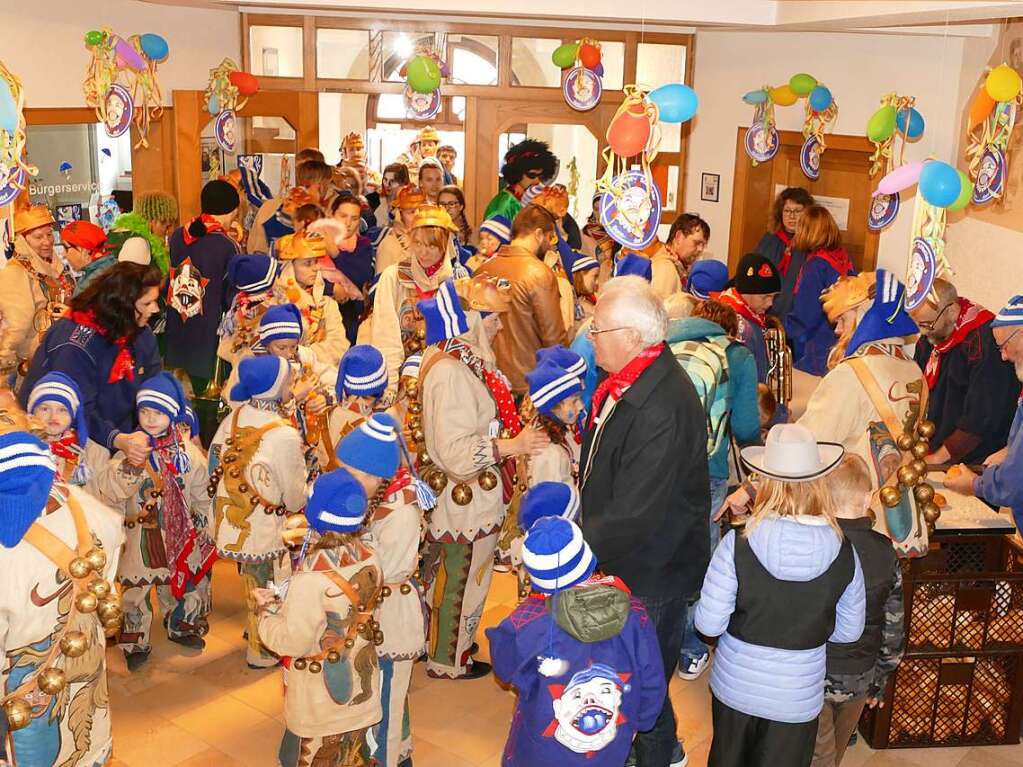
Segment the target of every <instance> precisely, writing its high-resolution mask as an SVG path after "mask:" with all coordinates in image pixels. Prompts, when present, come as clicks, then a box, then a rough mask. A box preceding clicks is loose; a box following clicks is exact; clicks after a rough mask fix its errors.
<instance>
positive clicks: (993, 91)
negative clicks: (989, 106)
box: [984, 64, 1023, 101]
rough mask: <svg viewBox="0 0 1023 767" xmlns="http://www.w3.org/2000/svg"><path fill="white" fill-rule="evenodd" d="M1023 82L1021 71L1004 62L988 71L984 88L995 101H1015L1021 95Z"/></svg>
mask: <svg viewBox="0 0 1023 767" xmlns="http://www.w3.org/2000/svg"><path fill="white" fill-rule="evenodd" d="M1021 84H1023V83H1021V81H1020V77H1019V73H1018V72H1016V70H1015V69H1013V68H1012V67H1010V66H1009V65H1008V64H1002V65H1001V66H997V67H995V68H994V69H992V70H991V71H990V72H988V75H987V80H986V81H985V82H984V89H985V90H986V91H987V92H988V95H989V96H990V97H991V98H993V99H994V100H995V101H1013V100H1014V99H1015V98H1016V97H1017V96H1018V95H1019V90H1020V85H1021Z"/></svg>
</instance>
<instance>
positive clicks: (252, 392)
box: [230, 354, 291, 402]
mask: <svg viewBox="0 0 1023 767" xmlns="http://www.w3.org/2000/svg"><path fill="white" fill-rule="evenodd" d="M290 374H291V366H290V365H289V364H288V361H287V360H286V359H283V358H281V357H274V356H273V355H270V354H261V355H258V356H256V357H246V358H245V359H243V360H242V361H241V362H239V363H238V383H236V384H235V385H234V386H232V387H231V395H230V396H231V399H232V400H234V401H236V402H248V401H249V400H250V399H259V400H276V399H280V398H281V396H282V394H283V393H284V386H285V384H286V383H287V382H288V379H289V378H290Z"/></svg>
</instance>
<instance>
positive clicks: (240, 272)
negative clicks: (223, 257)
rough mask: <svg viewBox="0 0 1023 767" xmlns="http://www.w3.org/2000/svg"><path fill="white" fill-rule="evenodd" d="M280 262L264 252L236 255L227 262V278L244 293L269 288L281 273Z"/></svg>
mask: <svg viewBox="0 0 1023 767" xmlns="http://www.w3.org/2000/svg"><path fill="white" fill-rule="evenodd" d="M280 267H281V265H280V262H279V261H278V260H277V259H276V258H272V257H271V256H265V255H263V254H262V253H253V254H246V255H242V256H235V257H234V258H232V259H231V260H230V261H229V262H228V264H227V280H228V282H230V283H231V285H233V286H234V288H235V290H238V291H240V292H242V293H262V292H263V291H265V290H269V289H270V286H271V285H273V284H274V280H276V279H277V275H278V274H279V273H280Z"/></svg>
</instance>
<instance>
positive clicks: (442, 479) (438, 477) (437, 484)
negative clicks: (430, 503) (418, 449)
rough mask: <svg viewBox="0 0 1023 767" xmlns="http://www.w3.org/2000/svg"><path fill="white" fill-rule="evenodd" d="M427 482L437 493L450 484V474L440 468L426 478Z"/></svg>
mask: <svg viewBox="0 0 1023 767" xmlns="http://www.w3.org/2000/svg"><path fill="white" fill-rule="evenodd" d="M426 484H428V485H429V486H430V489H431V490H433V492H435V493H442V492H444V488H445V487H447V486H448V476H447V474H445V473H444V472H443V471H440V470H439V469H437V470H435V471H431V472H430V474H429V475H428V476H427V478H426Z"/></svg>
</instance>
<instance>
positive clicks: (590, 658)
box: [486, 516, 666, 767]
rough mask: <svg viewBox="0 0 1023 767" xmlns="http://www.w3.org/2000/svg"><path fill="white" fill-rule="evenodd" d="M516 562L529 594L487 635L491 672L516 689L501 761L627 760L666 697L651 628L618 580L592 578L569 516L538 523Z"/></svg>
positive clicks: (586, 551) (589, 557) (514, 764)
mask: <svg viewBox="0 0 1023 767" xmlns="http://www.w3.org/2000/svg"><path fill="white" fill-rule="evenodd" d="M637 555H638V556H642V552H637ZM523 560H524V562H525V564H526V567H527V569H528V570H529V575H530V578H531V579H532V583H533V589H534V591H533V593H532V594H531V595H530V597H529V598H528V599H526V600H525V601H523V602H522V603H521V604H520V605H519V606H518V607H517V608H516V609H515V611H514V612H513V613H512V614H511V615H510V616H509V617H507V618H505V619H504V620H503V621H502V622H501V623H500V624H499V625H498V626H497V627H495V628H491V629H487V632H486V633H487V638H488V639H489V640H490V656H491V658H492V659H493V662H494V673H495V674H496V675H497V676H498V677H499V678H500V679H502V680H504V681H506V682H508V683H510V684H511V685H512V686H514V687H515V690H516V692H517V693H518V695H517V697H516V704H515V713H514V715H513V717H512V722H511V729H510V731H509V733H508V740H507V743H506V744H505V747H504V754H503V755H502V757H501V764H502V765H503V766H504V767H518V765H541V764H559V765H560V764H565V765H579V766H580V767H583V766H584V765H585V766H586V767H589V766H590V765H606V766H607V767H617V766H618V765H621V764H624V763H625V761H626V759H627V758H628V756H629V749H630V747H631V745H632V740H633V737H634V736H635V734H636V732H638V731H644V730H649V729H650V728H652V727H653V725H654V721H655V720H656V719H657V716H658V714H659V713H660V710H661V706H662V704H663V702H664V696H665V692H666V686H665V682H664V672H663V667H662V663H661V658H660V652H659V650H658V645H657V636H656V634H655V632H654V627H653V624H652V623H651V622H650V619H649V618H648V617H647V613H646V610H645V609H644V607H643V605H642V603H641V602H640V601H639V600H637V599H633V598H632V597H631V595H630V593H629V591H628V589H627V588H626V586H625V584H623V583H622V582H621V581H620V580H618V579H617V578H611V577H607V578H602V577H599V576H593V571H594V568H595V567H596V560H595V559H594V556H593V552H592V551H590V548H589V546H588V545H587V544H586V542H585V541H584V540H583V537H582V532H581V531H580V530H579V528H578V527H577V526H576V525H575V524H574V523H572V522H570V521H569V520H567V519H562V518H559V517H556V516H547V517H543V518H541V519H539V520H538V521H537V522H535V523H534V525H533V527H532V528H531V529H530V531H529V534H528V536H527V537H526V540H525V543H524V546H523Z"/></svg>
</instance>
